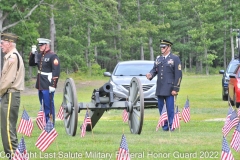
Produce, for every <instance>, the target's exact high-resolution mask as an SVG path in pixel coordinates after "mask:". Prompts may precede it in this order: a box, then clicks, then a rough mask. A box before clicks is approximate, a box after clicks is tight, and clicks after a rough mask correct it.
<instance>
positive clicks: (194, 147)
mask: <svg viewBox="0 0 240 160" xmlns="http://www.w3.org/2000/svg"><path fill="white" fill-rule="evenodd" d="M105 82H107V79H106V78H103V79H102V80H90V81H75V83H76V84H83V85H81V86H82V87H81V88H80V87H78V88H77V94H78V102H90V98H91V95H92V91H93V89H97V88H99V87H101V85H102V84H104V83H105ZM85 84H86V85H85ZM88 84H90V85H88ZM97 85H100V86H98V87H96V86H97ZM76 86H79V85H76ZM221 92H222V89H221V75H211V76H203V75H191V76H188V75H183V80H182V84H181V90H180V92H179V95H178V97H177V105H178V107H179V109H180V111H182V108H183V107H184V104H185V102H186V99H187V97H188V99H189V102H190V108H191V120H190V122H188V123H184V122H183V121H181V127H180V129H177V130H175V131H174V132H171V133H169V132H163V131H162V130H161V129H159V130H158V131H156V125H157V122H158V119H159V112H158V109H157V108H154V109H145V111H144V122H143V128H142V133H141V134H140V135H134V134H131V133H130V131H129V126H128V124H127V123H123V121H122V117H121V116H122V110H108V111H107V112H105V113H104V115H103V116H102V117H101V119H100V121H99V122H98V123H97V124H96V126H95V127H94V129H93V132H87V133H86V135H85V137H83V138H81V137H80V129H79V127H80V125H81V124H82V121H83V118H84V115H85V111H83V112H81V113H79V114H78V120H79V121H78V127H77V134H76V136H75V137H71V136H69V135H67V134H66V132H65V128H64V123H63V121H60V120H57V122H56V125H55V129H56V130H57V132H58V137H57V138H56V140H55V141H54V142H53V143H52V144H51V145H50V147H49V148H48V149H47V150H46V151H45V152H41V151H40V150H39V149H38V148H37V147H36V146H35V143H36V141H37V138H38V136H39V135H40V133H41V131H40V130H39V129H38V128H37V126H36V122H35V118H36V116H37V113H38V110H39V107H40V105H39V102H38V97H37V91H36V90H35V89H33V93H32V94H23V95H22V102H21V109H20V112H19V121H20V118H21V114H22V110H23V108H25V109H26V111H27V112H28V114H29V115H30V117H31V118H32V119H33V121H34V130H33V132H32V136H31V137H26V136H24V139H25V142H26V147H27V150H28V153H29V157H30V159H66V160H67V159H89V160H90V159H91V160H96V159H104V160H105V159H116V153H117V151H118V149H119V146H120V141H121V138H122V134H123V133H124V135H125V137H126V139H127V144H128V148H129V151H130V157H131V159H151V160H153V159H170V160H171V159H174V160H175V159H184V160H185V159H206V160H210V159H220V157H221V150H222V139H223V136H222V127H223V124H224V121H225V118H226V115H227V113H228V107H229V106H228V102H227V101H222V98H221ZM62 97H63V95H62V93H61V89H60V90H58V91H57V92H56V94H55V105H56V114H57V113H58V110H59V107H60V105H61V102H62ZM232 133H233V130H232V131H231V132H230V133H229V134H228V136H227V141H228V144H229V146H230V141H231V137H232ZM21 137H22V135H21V134H19V135H18V138H19V140H20V138H21ZM0 151H1V154H0V159H1V158H3V159H4V152H3V147H2V145H0ZM231 152H232V153H233V156H234V158H235V160H240V153H237V152H236V151H235V150H233V149H232V148H231ZM5 159H7V158H5Z"/></svg>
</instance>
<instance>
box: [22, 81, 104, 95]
mask: <svg viewBox="0 0 240 160" xmlns="http://www.w3.org/2000/svg"><path fill="white" fill-rule="evenodd" d="M35 83H36V79H32V80H31V81H30V82H29V84H28V86H25V89H24V91H23V92H22V94H23V95H32V94H36V91H37V89H36V88H35ZM74 83H75V86H76V88H85V87H93V88H96V89H97V88H100V87H101V86H102V85H103V84H105V83H106V80H94V81H81V80H78V81H76V80H74ZM64 85H65V80H59V81H58V85H57V88H56V93H62V92H63V88H64Z"/></svg>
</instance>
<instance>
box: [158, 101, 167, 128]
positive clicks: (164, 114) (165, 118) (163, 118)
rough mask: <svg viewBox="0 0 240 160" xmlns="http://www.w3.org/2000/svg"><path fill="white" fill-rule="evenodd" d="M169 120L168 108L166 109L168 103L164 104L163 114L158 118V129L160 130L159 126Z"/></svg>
mask: <svg viewBox="0 0 240 160" xmlns="http://www.w3.org/2000/svg"><path fill="white" fill-rule="evenodd" d="M167 120H168V115H167V110H166V104H164V106H163V109H162V112H161V116H160V118H159V120H158V124H157V127H156V131H158V129H159V127H161V126H164V122H165V121H167Z"/></svg>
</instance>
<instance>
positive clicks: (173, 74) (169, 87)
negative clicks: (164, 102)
mask: <svg viewBox="0 0 240 160" xmlns="http://www.w3.org/2000/svg"><path fill="white" fill-rule="evenodd" d="M150 73H151V75H152V78H153V77H155V76H156V75H157V76H158V77H157V88H156V96H170V95H171V92H172V91H176V92H179V89H180V83H181V79H182V70H181V61H180V59H179V57H178V56H176V55H173V54H172V53H170V54H169V55H168V56H167V57H166V59H164V57H163V56H158V57H157V58H156V61H155V63H154V66H153V69H152V70H151V71H150Z"/></svg>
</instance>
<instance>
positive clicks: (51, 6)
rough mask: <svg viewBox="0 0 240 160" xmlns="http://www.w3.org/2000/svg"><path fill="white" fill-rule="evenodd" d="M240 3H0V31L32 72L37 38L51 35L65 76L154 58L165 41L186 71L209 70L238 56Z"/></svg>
mask: <svg viewBox="0 0 240 160" xmlns="http://www.w3.org/2000/svg"><path fill="white" fill-rule="evenodd" d="M239 7H240V2H239V1H238V0H230V1H229V0H65V1H61V0H40V1H39V0H21V1H19V0H12V1H7V0H1V3H0V31H1V32H13V33H15V34H17V35H18V36H19V40H18V42H17V49H18V51H19V52H20V53H21V54H22V56H23V58H24V60H25V66H26V69H27V72H26V73H28V74H29V75H30V76H31V74H32V73H31V72H32V70H31V68H29V67H28V65H27V64H28V55H29V53H30V51H31V46H32V45H33V44H35V45H36V44H37V38H39V37H42V38H49V39H51V40H52V42H51V48H52V50H53V51H54V52H55V53H57V54H58V56H59V58H60V60H61V70H62V72H65V73H66V74H68V73H71V72H77V71H82V72H86V71H90V72H91V73H92V72H93V71H92V70H91V69H92V68H93V66H96V65H97V66H99V67H100V68H101V69H106V70H108V71H112V69H113V68H114V66H115V65H116V63H117V62H119V61H125V60H140V59H141V60H155V58H156V57H157V56H158V55H160V49H159V40H160V39H168V40H170V41H171V42H173V47H172V48H173V53H174V54H177V55H179V56H180V59H181V61H182V66H183V67H182V68H183V70H184V71H185V72H195V73H200V74H207V75H208V74H209V72H210V71H209V70H210V68H211V67H213V68H214V67H218V66H220V67H224V68H226V66H227V64H228V62H229V61H230V60H231V59H232V58H233V57H234V56H235V55H238V52H237V49H236V46H237V45H236V37H237V35H238V30H236V29H238V28H240V21H239V19H238V17H239V16H240V10H239V9H238V8H239ZM1 55H2V56H1V65H0V66H2V57H3V54H1ZM89 68H90V70H89Z"/></svg>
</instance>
